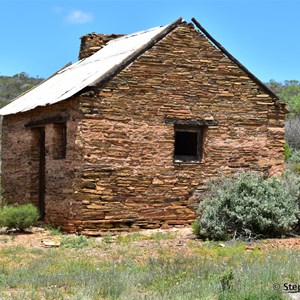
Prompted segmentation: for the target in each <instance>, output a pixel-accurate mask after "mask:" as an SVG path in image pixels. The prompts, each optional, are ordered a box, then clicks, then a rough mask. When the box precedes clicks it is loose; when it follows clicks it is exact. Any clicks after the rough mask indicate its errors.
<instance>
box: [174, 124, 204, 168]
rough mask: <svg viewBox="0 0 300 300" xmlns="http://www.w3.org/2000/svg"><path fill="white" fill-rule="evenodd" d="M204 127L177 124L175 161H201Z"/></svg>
mask: <svg viewBox="0 0 300 300" xmlns="http://www.w3.org/2000/svg"><path fill="white" fill-rule="evenodd" d="M203 129H204V127H203V126H199V127H191V126H178V125H175V149H174V159H175V161H182V162H196V161H201V158H202V144H203Z"/></svg>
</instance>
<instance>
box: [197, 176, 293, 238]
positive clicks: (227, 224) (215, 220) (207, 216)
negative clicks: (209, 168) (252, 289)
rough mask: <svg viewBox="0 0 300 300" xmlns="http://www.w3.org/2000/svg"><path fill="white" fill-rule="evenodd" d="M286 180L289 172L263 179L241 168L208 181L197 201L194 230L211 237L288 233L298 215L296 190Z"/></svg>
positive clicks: (267, 235)
mask: <svg viewBox="0 0 300 300" xmlns="http://www.w3.org/2000/svg"><path fill="white" fill-rule="evenodd" d="M288 180H289V178H288V176H286V177H284V178H278V177H272V178H268V179H264V178H263V176H262V175H259V174H256V173H253V172H244V173H239V174H236V175H231V176H228V177H223V178H221V179H219V180H217V181H215V182H212V183H210V186H209V189H208V192H207V195H206V199H205V200H203V201H202V202H200V204H199V208H198V211H197V215H198V218H197V220H196V222H195V223H194V224H193V228H194V232H195V233H196V235H197V236H198V237H202V238H208V239H212V240H225V239H230V238H233V237H234V236H236V237H249V236H252V237H253V236H256V235H262V236H264V237H275V236H281V235H283V234H285V233H288V232H289V231H291V230H292V229H293V228H294V227H295V226H296V224H297V223H298V217H299V206H298V198H299V190H297V189H296V188H295V185H293V187H291V186H290V184H289V182H288Z"/></svg>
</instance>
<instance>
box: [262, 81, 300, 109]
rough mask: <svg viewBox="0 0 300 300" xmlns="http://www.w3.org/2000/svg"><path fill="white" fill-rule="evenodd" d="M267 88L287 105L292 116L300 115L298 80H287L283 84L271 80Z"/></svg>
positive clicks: (299, 87)
mask: <svg viewBox="0 0 300 300" xmlns="http://www.w3.org/2000/svg"><path fill="white" fill-rule="evenodd" d="M267 86H268V87H269V88H270V89H271V90H272V91H273V92H274V93H275V94H277V95H278V97H279V98H280V99H281V100H283V101H285V102H286V103H287V108H288V110H289V111H290V113H291V114H292V115H298V114H300V82H299V81H298V80H285V81H284V82H283V83H281V82H276V81H275V80H270V81H269V82H268V83H267Z"/></svg>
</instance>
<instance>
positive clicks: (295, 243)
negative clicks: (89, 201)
mask: <svg viewBox="0 0 300 300" xmlns="http://www.w3.org/2000/svg"><path fill="white" fill-rule="evenodd" d="M158 233H161V234H162V235H168V234H169V235H171V238H166V239H164V238H162V239H160V244H161V246H163V247H164V248H165V247H166V248H167V247H170V248H171V249H172V248H178V247H179V248H180V249H181V251H182V250H186V251H188V248H189V247H188V244H189V243H197V244H199V246H200V245H201V243H204V241H201V240H198V239H196V237H195V235H194V234H193V232H192V229H191V228H190V227H186V228H173V229H165V230H163V229H152V230H142V231H139V232H138V234H139V235H141V236H146V237H147V236H148V237H150V236H153V235H155V234H158ZM134 234H137V233H126V234H124V233H122V234H120V235H119V237H120V236H121V237H126V236H127V237H128V236H130V235H134ZM117 237H118V236H116V235H114V236H110V243H111V244H112V245H113V244H114V241H116V240H117ZM103 239H105V236H103V237H98V238H96V239H95V240H96V241H97V242H101V241H102V240H103ZM60 240H61V235H54V234H53V233H52V232H51V231H49V230H47V229H44V228H42V227H34V228H32V229H31V230H30V231H29V232H26V233H10V234H5V233H3V232H2V233H1V232H0V247H3V246H6V247H9V246H23V247H25V248H49V247H59V245H60ZM151 242H152V241H151V240H147V239H145V240H144V239H137V241H135V243H139V244H141V245H140V246H143V244H144V246H147V245H148V244H151ZM116 244H117V243H116ZM220 246H221V247H222V246H223V244H222V242H220ZM254 248H256V249H259V250H266V249H276V248H286V249H294V250H300V237H295V238H282V239H267V240H258V241H255V242H254V243H249V244H247V245H246V246H245V250H246V251H251V250H253V249H254ZM184 252H185V251H184Z"/></svg>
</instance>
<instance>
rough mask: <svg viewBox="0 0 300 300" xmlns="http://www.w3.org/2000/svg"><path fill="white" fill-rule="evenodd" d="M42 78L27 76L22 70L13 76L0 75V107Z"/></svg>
mask: <svg viewBox="0 0 300 300" xmlns="http://www.w3.org/2000/svg"><path fill="white" fill-rule="evenodd" d="M41 81H43V79H41V78H33V77H29V75H28V74H26V73H25V72H22V73H20V74H16V75H14V76H12V77H11V76H0V107H3V106H5V105H6V104H8V103H9V102H11V101H12V100H13V99H14V98H16V97H17V96H19V95H20V94H22V93H24V92H26V91H27V90H29V89H31V88H33V87H34V86H35V85H37V84H39V83H40V82H41Z"/></svg>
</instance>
